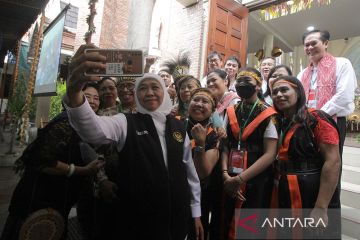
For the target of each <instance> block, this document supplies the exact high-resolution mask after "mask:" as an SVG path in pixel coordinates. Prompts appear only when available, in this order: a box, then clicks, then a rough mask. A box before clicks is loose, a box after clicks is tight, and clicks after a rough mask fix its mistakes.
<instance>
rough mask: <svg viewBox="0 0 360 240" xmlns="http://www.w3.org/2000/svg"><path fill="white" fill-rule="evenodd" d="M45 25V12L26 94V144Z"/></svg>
mask: <svg viewBox="0 0 360 240" xmlns="http://www.w3.org/2000/svg"><path fill="white" fill-rule="evenodd" d="M44 23H45V12H44V11H43V12H42V15H41V20H40V27H39V34H38V36H37V38H36V40H35V46H34V60H33V61H32V63H31V70H30V76H29V81H28V85H27V93H26V99H25V104H24V108H23V115H22V124H21V127H20V143H21V144H25V143H26V142H25V130H26V129H27V127H28V125H29V111H30V105H31V101H32V94H33V91H34V85H35V79H36V70H37V64H38V61H39V57H40V46H41V39H42V37H43V27H44Z"/></svg>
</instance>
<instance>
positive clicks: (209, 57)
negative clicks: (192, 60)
mask: <svg viewBox="0 0 360 240" xmlns="http://www.w3.org/2000/svg"><path fill="white" fill-rule="evenodd" d="M214 56H218V57H219V59H220V61H222V60H223V58H222V55H221V53H219V52H217V51H211V52H210V53H209V55H208V57H207V61H208V62H210V59H211V58H212V57H214Z"/></svg>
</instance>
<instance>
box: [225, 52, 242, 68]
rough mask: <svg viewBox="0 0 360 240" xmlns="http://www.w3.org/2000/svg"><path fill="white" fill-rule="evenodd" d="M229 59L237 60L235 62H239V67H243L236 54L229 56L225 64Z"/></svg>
mask: <svg viewBox="0 0 360 240" xmlns="http://www.w3.org/2000/svg"><path fill="white" fill-rule="evenodd" d="M228 61H235V62H237V64H238V67H239V68H241V63H240V60H239V59H238V58H237V57H236V56H234V55H233V56H230V57H228V58H227V59H226V61H225V64H226V63H227V62H228Z"/></svg>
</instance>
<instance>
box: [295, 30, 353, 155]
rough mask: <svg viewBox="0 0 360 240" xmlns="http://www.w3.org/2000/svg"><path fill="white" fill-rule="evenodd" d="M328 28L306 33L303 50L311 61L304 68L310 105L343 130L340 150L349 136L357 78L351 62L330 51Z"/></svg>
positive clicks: (303, 79)
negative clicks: (347, 119) (349, 118)
mask: <svg viewBox="0 0 360 240" xmlns="http://www.w3.org/2000/svg"><path fill="white" fill-rule="evenodd" d="M329 39H330V34H329V32H328V31H320V30H313V31H310V32H306V33H304V35H303V43H304V50H305V53H306V55H307V56H308V57H309V60H310V64H309V66H308V67H307V68H305V69H304V70H303V71H301V72H300V73H299V75H298V79H300V81H301V82H302V84H303V86H304V89H305V94H306V100H307V106H308V107H309V108H315V109H321V110H323V111H324V112H326V113H327V114H329V115H330V116H332V117H333V118H334V119H335V120H336V121H337V125H338V127H339V130H340V148H341V153H342V149H343V145H344V141H345V135H346V116H347V115H349V114H351V113H352V112H353V111H354V109H355V104H354V98H355V89H356V88H357V80H356V75H355V72H354V69H353V67H352V65H351V62H350V61H349V60H348V59H346V58H340V57H339V58H338V57H336V58H335V57H333V56H332V55H331V54H329V53H328V52H327V47H328V43H329Z"/></svg>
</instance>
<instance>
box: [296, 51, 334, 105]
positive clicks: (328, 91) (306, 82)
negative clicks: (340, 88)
mask: <svg viewBox="0 0 360 240" xmlns="http://www.w3.org/2000/svg"><path fill="white" fill-rule="evenodd" d="M313 69H314V65H313V63H310V65H309V66H308V67H307V68H306V70H305V72H304V74H303V76H302V78H301V79H300V80H301V82H302V84H303V86H304V90H305V94H306V100H307V99H308V97H309V91H310V81H311V75H312V71H313ZM335 93H336V59H335V57H333V56H332V55H330V54H329V53H326V54H325V56H324V57H323V58H322V59H321V60H320V62H319V63H318V66H317V90H316V94H317V103H316V108H317V109H321V108H322V106H324V105H325V103H327V102H328V101H329V100H330V99H331V97H332V96H334V95H335Z"/></svg>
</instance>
